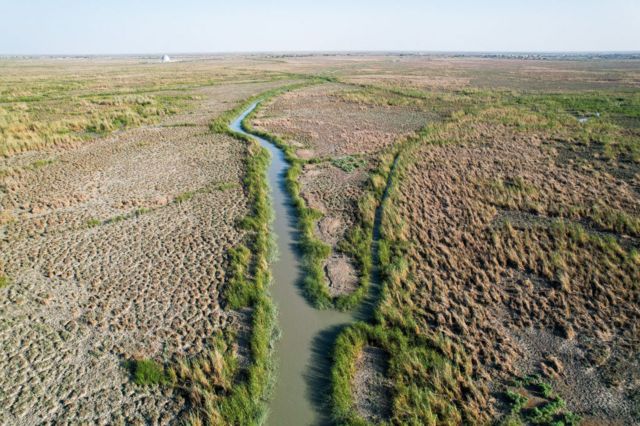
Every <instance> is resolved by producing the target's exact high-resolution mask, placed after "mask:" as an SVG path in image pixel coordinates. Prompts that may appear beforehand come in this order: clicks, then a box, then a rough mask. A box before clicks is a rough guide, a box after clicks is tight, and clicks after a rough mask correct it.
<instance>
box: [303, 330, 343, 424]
mask: <svg viewBox="0 0 640 426" xmlns="http://www.w3.org/2000/svg"><path fill="white" fill-rule="evenodd" d="M348 325H349V324H348V323H344V324H338V325H333V326H331V327H328V328H325V329H324V330H322V331H320V332H319V333H318V334H317V335H316V336H315V337H314V338H313V342H312V344H311V359H310V360H309V366H308V369H307V373H306V374H305V381H306V383H307V395H308V397H309V399H310V400H311V403H312V404H313V405H314V407H315V408H316V411H317V413H318V415H317V417H316V423H315V424H317V425H323V426H324V425H332V424H333V421H332V420H331V406H330V402H331V401H330V397H331V358H332V353H333V346H334V344H335V341H336V339H337V338H338V335H339V334H340V332H341V331H342V330H343V329H344V328H345V327H347V326H348Z"/></svg>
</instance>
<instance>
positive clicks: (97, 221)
mask: <svg viewBox="0 0 640 426" xmlns="http://www.w3.org/2000/svg"><path fill="white" fill-rule="evenodd" d="M100 225H102V221H101V220H100V219H96V218H91V219H89V220H87V228H94V227H96V226H100Z"/></svg>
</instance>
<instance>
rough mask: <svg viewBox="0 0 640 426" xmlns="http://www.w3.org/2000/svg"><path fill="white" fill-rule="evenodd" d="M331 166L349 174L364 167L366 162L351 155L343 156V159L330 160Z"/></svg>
mask: <svg viewBox="0 0 640 426" xmlns="http://www.w3.org/2000/svg"><path fill="white" fill-rule="evenodd" d="M331 164H333V165H334V166H336V167H337V168H339V169H341V170H343V171H345V172H347V173H351V172H352V171H354V170H356V169H359V168H361V167H364V166H366V165H367V160H365V159H364V158H358V157H354V156H353V155H345V156H344V157H338V158H334V159H333V160H331Z"/></svg>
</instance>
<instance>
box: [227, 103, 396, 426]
mask: <svg viewBox="0 0 640 426" xmlns="http://www.w3.org/2000/svg"><path fill="white" fill-rule="evenodd" d="M256 105H257V104H253V105H252V106H251V107H249V108H248V109H247V110H245V112H244V113H243V114H241V115H240V116H239V117H237V118H236V119H235V120H234V122H233V123H232V124H231V128H232V130H234V131H237V132H241V133H243V134H245V135H248V136H251V137H252V138H254V139H255V140H257V141H258V142H259V143H260V144H261V145H262V146H263V147H265V148H266V149H268V150H269V152H270V153H271V155H272V158H271V164H270V166H269V170H268V179H269V186H270V190H271V197H272V202H273V208H274V214H275V217H274V222H273V225H272V232H274V233H275V235H276V244H277V246H278V251H279V254H278V257H279V258H278V259H276V260H275V261H274V262H273V263H272V273H273V280H274V282H273V285H272V288H271V293H272V296H273V297H274V301H275V302H276V304H277V305H278V310H279V314H278V322H279V326H280V328H281V330H282V337H281V339H280V341H279V342H278V343H277V344H276V352H277V357H278V365H279V367H278V369H279V374H278V380H277V382H276V386H275V389H274V396H273V400H272V402H271V410H270V411H271V414H270V415H269V419H268V423H270V424H274V425H281V424H295V425H305V424H320V425H330V424H333V422H332V421H331V414H330V413H331V407H330V404H329V403H330V400H329V398H330V395H331V367H332V362H331V361H332V354H333V349H334V345H335V341H336V338H337V337H338V335H339V333H340V332H341V331H342V330H343V329H344V328H345V327H346V326H348V325H350V324H353V322H354V321H358V320H360V321H371V320H373V319H374V312H375V309H376V306H377V302H378V300H379V297H380V295H381V292H382V290H381V284H380V282H381V279H380V278H381V274H380V268H379V255H378V245H377V241H378V240H379V236H380V231H379V230H380V224H381V222H382V208H381V207H380V206H379V207H378V208H377V209H376V213H375V220H374V231H373V243H372V245H371V250H372V257H373V268H372V275H371V285H370V287H369V291H368V292H367V295H366V296H365V299H364V301H363V302H362V303H361V304H360V306H359V307H358V308H357V309H356V310H354V311H353V312H352V313H344V312H337V311H331V310H317V309H314V308H313V307H312V306H311V304H310V303H309V299H308V297H307V296H306V292H305V290H304V286H303V280H304V272H303V269H302V267H301V266H302V261H303V260H302V253H301V250H300V246H299V241H300V230H299V228H298V217H297V211H296V208H295V205H294V204H293V201H292V199H291V197H290V196H289V193H288V191H287V185H286V172H287V170H288V168H289V164H288V163H287V162H286V160H285V157H284V152H283V151H282V150H280V149H279V148H277V147H276V146H275V145H273V144H272V143H270V142H269V141H267V140H265V139H263V138H260V137H257V136H255V135H251V134H249V133H248V132H246V131H245V129H243V128H242V124H241V122H242V119H244V118H245V117H246V116H247V115H248V114H249V113H250V112H251V111H252V110H253V109H254V108H255V107H256ZM393 167H395V162H394V165H393ZM392 171H393V168H392ZM388 188H389V184H388V183H387V188H386V189H385V192H384V194H383V200H384V199H385V198H386V194H387V190H388Z"/></svg>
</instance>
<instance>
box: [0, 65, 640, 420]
mask: <svg viewBox="0 0 640 426" xmlns="http://www.w3.org/2000/svg"><path fill="white" fill-rule="evenodd" d="M0 71H2V72H0V75H1V77H0V154H2V156H3V158H2V159H1V160H0V238H2V240H1V242H0V244H1V246H0V343H1V345H2V351H1V355H0V370H1V371H2V379H0V389H2V390H0V405H1V406H2V407H3V409H2V410H1V411H0V422H2V423H7V424H37V423H42V422H56V421H59V422H72V423H78V422H86V423H114V422H119V421H122V422H126V423H129V422H136V421H139V422H157V423H163V424H164V423H174V422H176V421H177V419H178V418H180V416H182V415H183V414H184V413H185V412H187V411H189V410H190V409H191V408H193V407H192V406H191V405H190V404H192V403H197V404H201V405H202V406H203V407H204V408H203V409H199V410H195V411H191V412H190V413H191V417H190V421H191V422H193V423H196V424H197V423H198V422H200V421H203V420H204V421H205V422H206V421H209V422H216V421H218V422H221V421H223V420H222V418H221V417H215V416H217V415H220V413H221V412H222V410H219V408H220V407H219V406H218V405H216V404H221V400H222V399H220V398H218V395H226V394H231V393H232V391H233V389H234V388H236V387H237V386H236V384H235V382H234V381H233V380H235V379H236V378H237V377H242V374H238V372H239V371H246V369H247V368H248V366H249V365H250V364H251V362H252V359H251V358H252V356H255V350H254V348H249V347H248V346H249V344H248V343H247V342H248V341H249V340H250V337H249V335H250V334H251V329H252V327H251V326H252V325H254V326H255V324H252V321H253V319H254V318H255V313H256V312H257V311H256V309H259V308H261V307H260V306H259V305H255V306H253V307H245V308H243V309H240V310H238V311H234V310H231V309H226V308H227V307H228V304H229V302H230V301H231V304H232V305H234V306H235V305H237V307H240V306H244V305H245V304H244V303H242V302H243V301H244V299H246V298H251V297H253V296H255V295H253V294H250V293H246V292H243V291H240V290H241V287H242V285H244V284H247V283H246V281H245V278H246V277H244V275H246V272H247V269H248V265H247V263H248V262H250V260H249V257H250V253H251V250H250V249H249V248H246V247H243V246H239V248H238V245H239V244H240V243H241V242H242V241H243V240H245V237H246V236H247V234H248V233H251V231H249V232H248V231H246V230H243V229H242V228H241V227H240V226H238V222H239V220H240V219H241V218H242V217H243V216H244V215H245V214H247V212H249V211H250V210H251V209H252V205H251V202H250V199H249V198H248V191H247V186H248V185H247V183H246V182H244V181H243V176H244V175H245V173H246V167H247V164H248V163H247V159H248V158H249V156H248V151H247V147H246V145H245V144H244V143H243V142H242V141H239V140H237V139H234V138H232V137H230V136H227V135H222V134H213V133H211V132H210V129H209V126H208V125H209V124H210V122H211V120H212V119H213V118H215V117H216V116H220V115H221V114H222V113H223V112H224V111H228V110H230V109H232V108H234V107H236V106H238V105H239V104H240V102H241V101H242V100H244V99H247V98H249V97H250V96H252V95H255V94H257V93H260V92H263V91H265V90H268V89H271V88H273V87H278V86H282V85H284V84H286V81H285V80H292V79H297V78H298V77H299V75H300V74H307V75H312V74H313V75H321V76H324V77H330V78H331V80H332V81H331V82H325V83H323V84H315V85H312V86H308V87H304V88H297V89H296V90H293V91H290V92H288V93H285V94H282V95H280V96H277V97H275V98H274V99H273V100H272V101H269V102H267V103H265V105H263V106H262V107H261V109H260V110H259V112H258V114H257V115H256V116H255V117H253V119H252V122H253V124H254V126H255V127H256V128H258V129H259V130H263V131H267V132H269V133H272V134H275V135H279V136H280V137H281V141H280V142H281V143H283V144H284V145H285V146H289V147H290V151H291V153H293V154H294V155H295V156H296V157H297V158H298V159H299V160H300V163H299V165H300V174H299V175H297V176H295V183H296V184H297V185H299V192H300V196H301V198H302V199H303V200H304V202H305V204H306V205H307V206H308V207H310V208H312V209H313V210H316V211H318V212H320V215H317V216H316V215H314V214H310V215H309V216H307V217H305V220H313V221H314V223H315V228H314V229H313V233H314V235H315V236H316V237H318V238H319V239H320V240H321V241H322V242H324V243H327V244H329V245H330V247H331V250H330V251H329V255H328V256H327V261H326V263H325V264H323V265H322V268H323V271H324V273H325V277H326V281H327V283H328V284H329V285H330V287H329V288H330V290H331V293H330V296H331V297H334V296H341V295H345V294H349V293H351V292H353V290H354V288H355V286H356V283H357V280H358V279H359V278H361V277H359V275H360V273H361V272H362V271H360V270H358V267H357V265H356V262H355V256H354V250H353V248H354V247H355V248H356V249H358V250H360V251H361V252H366V255H367V256H371V253H370V249H371V247H368V246H367V243H368V241H367V240H366V238H365V237H362V235H359V236H358V238H360V240H357V239H356V237H354V234H353V233H352V232H351V231H353V230H354V229H364V228H360V227H364V224H370V223H373V220H374V212H375V209H376V207H377V206H378V203H379V202H380V199H381V194H382V192H383V191H384V188H386V186H387V183H388V182H389V183H390V187H389V188H390V189H389V196H388V198H387V199H386V201H385V204H384V208H383V215H382V229H381V235H380V240H379V242H378V246H377V247H378V250H379V260H380V273H381V277H382V278H383V280H384V286H385V288H384V291H383V293H382V297H381V300H380V304H379V306H378V310H377V312H376V318H375V320H374V321H373V322H374V324H370V325H366V324H362V323H360V324H357V325H356V326H354V327H350V328H348V329H347V330H346V331H345V332H344V333H343V334H342V335H341V336H340V338H339V339H338V345H337V350H336V356H335V366H334V370H333V375H334V395H333V396H332V401H333V404H334V414H335V418H336V420H337V421H338V422H339V423H343V422H344V423H356V424H359V423H362V422H367V421H368V422H378V421H388V422H391V423H393V424H407V423H415V424H434V425H435V424H460V423H467V424H477V423H488V422H504V423H505V424H522V423H524V424H528V423H529V424H549V423H552V422H554V421H556V422H557V421H562V422H564V423H565V424H572V423H575V422H576V421H577V420H576V419H577V417H576V414H577V415H579V416H580V417H582V418H583V419H585V420H586V421H587V422H589V421H590V422H592V423H594V424H602V423H604V422H619V423H623V424H625V423H626V424H632V423H633V422H634V421H637V418H638V416H640V409H639V408H638V407H640V390H639V388H638V383H639V381H640V360H639V359H638V354H639V353H640V350H639V349H640V338H639V335H640V333H639V330H638V324H639V323H640V310H639V302H640V287H639V285H638V283H639V282H640V255H639V254H638V253H639V250H640V247H639V246H640V240H639V239H640V196H639V194H640V169H639V164H640V143H639V141H640V131H639V130H638V129H640V97H639V96H638V88H639V87H640V71H639V67H638V62H637V61H617V60H610V61H602V60H593V61H584V60H579V61H578V60H576V61H559V60H545V61H533V60H531V61H524V60H508V59H479V58H468V57H467V58H451V57H433V56H429V57H423V56H410V55H409V56H385V55H379V56H348V55H338V56H306V57H283V58H270V57H250V58H240V57H234V58H224V59H221V58H214V59H213V60H202V58H195V59H194V60H193V61H188V62H176V63H171V64H163V65H160V64H153V63H150V62H146V61H140V60H139V59H130V60H118V61H114V60H101V59H100V60H98V59H91V60H79V59H76V60H67V61H63V62H54V61H0ZM293 73H295V74H293ZM315 82H316V83H319V81H315ZM226 118H228V117H226ZM580 120H581V121H580ZM224 124H225V123H222V126H223V127H224ZM253 154H255V152H254V153H253ZM396 154H397V163H394V162H393V160H394V158H396V157H395V155H396ZM263 160H264V159H260V161H263ZM265 161H266V160H265ZM393 164H396V166H395V168H394V167H392V165H393ZM258 175H259V173H258V174H256V175H255V176H254V180H255V179H256V176H258ZM290 183H291V182H289V184H290ZM254 184H255V182H254ZM262 191H264V188H262ZM262 195H264V194H262ZM263 198H264V197H263ZM262 202H264V200H262ZM262 207H264V206H262ZM253 208H255V206H253ZM260 214H262V215H263V216H264V215H266V213H265V212H264V211H261V213H260ZM316 219H317V220H316ZM245 225H246V224H245ZM262 225H264V224H262ZM264 226H266V225H264ZM256 234H259V232H256ZM260 235H261V237H265V238H266V236H265V235H262V234H260ZM262 243H264V241H262ZM358 244H360V245H358ZM363 244H364V246H366V247H363ZM263 245H265V246H266V245H267V244H266V243H264V244H263ZM347 246H350V247H351V248H352V250H351V251H349V252H348V253H347V252H346V251H345V250H344V248H345V247H347ZM233 247H236V248H237V249H236V250H232V251H230V252H229V250H230V249H232V248H233ZM314 247H315V248H317V247H316V246H314ZM230 263H231V265H230ZM263 263H264V262H263ZM262 266H264V265H262ZM263 272H264V271H263ZM229 288H231V289H232V290H230V291H229V293H230V294H231V295H232V296H237V297H236V298H233V297H232V298H230V300H226V299H225V298H224V294H223V293H224V289H229ZM238 289H240V290H239V291H238V292H237V294H236V293H234V291H235V290H238ZM221 290H222V291H221ZM260 291H262V288H261V289H260ZM236 299H237V300H236ZM267 311H268V309H267ZM261 344H262V345H261V346H260V348H261V349H260V350H263V351H264V350H265V348H266V347H268V342H267V341H262V342H261ZM132 359H133V360H138V361H141V362H138V363H133V364H132V365H133V366H132V367H131V376H130V375H129V372H128V371H127V369H125V368H123V362H124V361H127V360H132ZM151 360H153V361H151ZM260 368H262V367H260ZM259 373H260V374H262V373H265V374H264V376H262V377H261V378H260V379H259V380H263V379H264V380H265V381H267V379H266V375H267V374H266V372H265V371H262V370H261V371H260V372H259ZM531 374H538V375H539V377H538V376H530V375H531ZM151 384H165V385H166V384H172V385H171V386H151ZM243 397H244V398H246V399H247V400H249V399H251V398H250V396H247V395H241V396H240V398H243ZM226 408H229V407H226ZM243 408H244V406H242V405H238V406H233V407H231V408H229V411H234V410H235V415H236V417H235V418H236V419H240V418H242V416H243V414H245V413H243V412H242V409H243ZM212 413H213V414H212ZM253 414H254V413H252V414H251V416H253Z"/></svg>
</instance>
